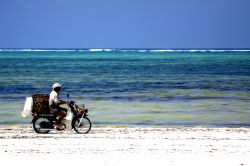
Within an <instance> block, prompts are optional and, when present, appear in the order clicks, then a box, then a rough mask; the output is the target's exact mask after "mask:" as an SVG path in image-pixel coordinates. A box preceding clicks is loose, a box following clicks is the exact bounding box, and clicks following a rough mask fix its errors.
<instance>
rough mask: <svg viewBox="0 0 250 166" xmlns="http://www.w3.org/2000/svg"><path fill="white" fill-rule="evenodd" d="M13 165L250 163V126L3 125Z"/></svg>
mask: <svg viewBox="0 0 250 166" xmlns="http://www.w3.org/2000/svg"><path fill="white" fill-rule="evenodd" d="M0 161H1V163H8V165H20V166H22V165H25V166H28V165H32V166H33V165H36V166H39V165H44V164H49V165H52V164H60V165H72V164H75V165H87V164H88V165H119V166H120V165H126V166H128V165H144V166H145V165H164V166H165V165H180V166H181V165H192V166H193V165H213V166H214V165H227V166H231V165H232V166H234V165H235V166H236V165H238V166H241V165H250V128H185V127H183V128H125V127H123V128H122V127H99V128H93V129H92V130H91V131H90V133H89V134H85V135H80V134H76V133H75V132H74V131H73V130H72V131H66V132H65V131H64V132H59V131H52V132H51V133H49V134H37V133H35V132H34V131H33V129H32V128H30V127H23V128H15V129H13V128H0Z"/></svg>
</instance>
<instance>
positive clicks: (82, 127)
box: [73, 117, 91, 134]
mask: <svg viewBox="0 0 250 166" xmlns="http://www.w3.org/2000/svg"><path fill="white" fill-rule="evenodd" d="M73 128H74V130H75V131H76V132H77V133H78V134H87V133H88V132H89V131H90V129H91V121H90V120H89V118H87V117H82V118H78V119H76V120H75V121H74V122H73Z"/></svg>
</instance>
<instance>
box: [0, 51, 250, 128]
mask: <svg viewBox="0 0 250 166" xmlns="http://www.w3.org/2000/svg"><path fill="white" fill-rule="evenodd" d="M54 82H60V83H62V84H63V89H62V92H61V95H60V96H61V99H65V100H66V99H67V98H66V95H67V94H68V93H69V94H70V99H71V100H75V101H77V102H78V103H81V104H85V105H86V107H87V108H89V118H90V119H91V121H92V122H93V125H124V126H217V127H224V126H234V127H235V126H237V127H238V126H243V127H249V126H250V51H248V50H238V51H237V50H112V49H104V50H101V49H92V50H0V126H9V125H31V123H30V122H31V117H30V118H22V117H21V116H20V113H21V112H22V110H23V106H24V102H25V97H27V96H31V95H32V94H36V93H50V91H51V86H52V84H53V83H54Z"/></svg>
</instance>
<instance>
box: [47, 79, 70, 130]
mask: <svg viewBox="0 0 250 166" xmlns="http://www.w3.org/2000/svg"><path fill="white" fill-rule="evenodd" d="M61 87H62V84H59V83H54V84H53V86H52V91H51V93H50V95H49V107H50V111H51V113H52V114H55V115H56V116H57V117H58V119H57V121H56V122H55V124H54V126H55V128H57V129H60V126H61V121H62V120H63V118H64V117H65V116H66V114H67V109H66V108H62V107H60V105H62V104H68V102H67V101H63V100H60V99H59V92H60V91H61Z"/></svg>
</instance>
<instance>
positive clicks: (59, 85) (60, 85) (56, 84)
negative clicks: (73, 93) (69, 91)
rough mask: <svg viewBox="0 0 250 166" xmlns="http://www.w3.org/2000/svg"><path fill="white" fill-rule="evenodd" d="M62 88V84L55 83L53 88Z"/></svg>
mask: <svg viewBox="0 0 250 166" xmlns="http://www.w3.org/2000/svg"><path fill="white" fill-rule="evenodd" d="M61 87H62V84H59V83H54V84H53V86H52V88H53V89H55V88H61Z"/></svg>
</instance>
